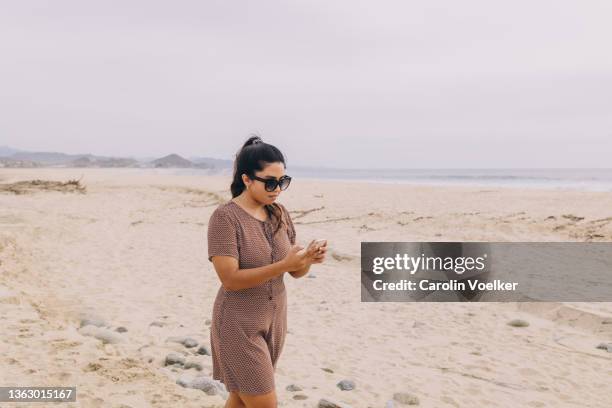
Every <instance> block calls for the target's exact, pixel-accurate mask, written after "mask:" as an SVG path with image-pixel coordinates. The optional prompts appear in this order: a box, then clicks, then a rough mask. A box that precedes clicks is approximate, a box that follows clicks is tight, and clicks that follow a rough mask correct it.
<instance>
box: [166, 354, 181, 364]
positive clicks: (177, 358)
mask: <svg viewBox="0 0 612 408" xmlns="http://www.w3.org/2000/svg"><path fill="white" fill-rule="evenodd" d="M172 364H179V365H183V364H185V357H183V356H181V355H180V354H176V353H170V354H168V355H167V356H166V360H165V363H164V365H172Z"/></svg>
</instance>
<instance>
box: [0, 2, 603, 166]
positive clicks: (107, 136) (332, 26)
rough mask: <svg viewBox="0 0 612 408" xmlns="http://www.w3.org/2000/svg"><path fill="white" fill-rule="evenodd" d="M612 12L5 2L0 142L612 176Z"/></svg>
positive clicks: (554, 7) (413, 5)
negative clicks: (243, 149)
mask: <svg viewBox="0 0 612 408" xmlns="http://www.w3.org/2000/svg"><path fill="white" fill-rule="evenodd" d="M610 21H612V2H610V1H609V0H600V1H597V0H590V1H580V0H576V1H564V0H554V1H553V0H551V1H539V0H530V1H517V0H515V1H490V0H483V1H471V0H463V1H455V0H448V1H435V0H427V1H381V0H379V1H368V2H365V1H364V2H362V1H356V0H346V1H334V0H325V1H313V0H304V1H287V0H285V1H281V0H278V1H268V0H258V1H231V0H223V1H178V0H175V1H163V2H159V1H151V0H146V1H127V0H122V1H97V2H92V1H82V0H81V1H57V0H55V1H27V0H14V1H3V2H2V6H1V11H0V145H9V146H12V147H15V148H20V149H25V150H34V151H62V152H65V153H93V154H99V155H120V156H161V155H165V154H168V153H178V154H181V155H184V156H209V157H217V158H226V159H231V158H233V155H234V154H235V152H236V150H237V149H238V148H239V147H240V145H241V144H242V143H243V142H244V140H245V139H246V138H247V137H248V135H249V133H250V132H258V133H260V134H261V136H262V137H263V139H264V141H267V142H269V143H272V144H275V145H276V146H277V147H278V148H280V149H281V150H282V151H283V153H284V154H285V155H286V157H287V164H288V167H290V166H291V164H296V165H297V164H300V165H317V166H330V167H372V168H374V167H604V166H605V167H610V166H611V165H610V157H611V156H612V52H610V42H611V40H612V24H610Z"/></svg>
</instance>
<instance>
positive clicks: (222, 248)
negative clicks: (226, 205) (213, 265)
mask: <svg viewBox="0 0 612 408" xmlns="http://www.w3.org/2000/svg"><path fill="white" fill-rule="evenodd" d="M215 255H225V256H233V257H234V258H236V259H238V260H239V259H240V256H239V250H238V230H237V228H236V225H235V223H234V221H233V220H232V219H231V218H230V216H229V214H228V213H226V212H224V211H220V210H219V209H218V208H217V209H216V210H215V211H213V213H212V215H211V216H210V220H209V221H208V260H209V261H210V262H212V257H213V256H215Z"/></svg>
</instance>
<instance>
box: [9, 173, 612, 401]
mask: <svg viewBox="0 0 612 408" xmlns="http://www.w3.org/2000/svg"><path fill="white" fill-rule="evenodd" d="M0 179H1V182H2V183H4V184H8V183H15V182H19V181H24V180H34V179H40V180H49V181H58V182H66V181H68V180H70V179H81V183H82V184H83V185H84V186H85V187H86V192H85V193H74V192H71V191H49V190H43V191H35V190H32V191H28V192H27V193H24V194H15V193H13V192H11V191H1V190H0V307H1V308H2V313H1V315H0V318H1V319H2V326H3V330H2V332H1V333H0V342H1V346H0V349H1V350H2V354H1V359H2V367H3V369H2V370H1V373H0V380H1V383H2V384H3V385H5V386H8V385H15V386H27V385H31V386H51V385H58V386H59V385H64V386H69V385H76V386H77V393H78V394H77V395H78V402H77V403H66V406H82V407H111V406H112V407H119V406H123V407H179V406H180V407H202V406H210V407H215V406H217V407H222V406H223V404H224V398H223V394H222V393H221V392H217V395H207V394H206V393H205V392H203V391H202V390H199V389H191V388H185V387H183V386H181V385H179V384H177V380H178V381H179V382H182V383H188V382H189V381H191V380H192V379H193V378H205V377H209V376H210V373H211V371H212V363H211V360H210V356H208V355H206V354H205V352H206V350H205V349H206V348H207V347H208V346H209V325H208V323H209V322H208V321H207V319H209V318H210V314H211V311H212V302H213V300H214V295H215V294H216V291H217V288H218V286H219V282H218V279H217V277H216V274H215V272H214V270H213V269H212V265H211V264H210V263H209V262H207V259H206V228H207V222H208V218H209V216H210V214H211V212H212V211H213V210H214V208H216V206H217V205H218V204H219V203H220V202H223V201H224V200H227V199H229V198H230V196H229V192H228V187H229V182H230V180H229V179H228V178H227V177H214V176H201V177H199V176H175V175H172V174H171V172H170V171H165V170H155V169H149V170H139V169H124V170H120V169H112V170H110V169H10V170H9V169H5V170H3V171H2V172H1V174H0ZM30 190H31V189H30ZM280 201H281V202H282V203H283V204H285V205H286V207H287V208H288V209H290V210H291V214H292V217H293V220H294V224H295V226H296V229H297V233H298V240H299V241H300V242H302V243H306V242H308V241H309V240H310V239H314V238H327V239H328V240H329V256H328V259H327V261H326V263H325V264H323V265H316V266H313V268H312V271H311V274H310V275H311V277H304V278H302V279H297V280H295V279H293V278H291V277H290V276H287V277H286V278H285V282H286V285H287V290H288V301H289V312H288V313H289V315H288V324H289V333H288V336H287V342H286V345H285V349H284V351H283V355H282V356H281V359H280V361H279V365H278V368H277V376H276V380H277V392H278V395H279V405H280V406H286V407H314V406H317V403H318V402H319V400H320V399H322V398H324V399H327V400H329V401H335V402H338V403H344V404H348V405H350V406H352V407H380V406H385V404H386V403H387V401H389V400H392V399H393V396H394V394H395V395H396V402H395V405H394V406H396V407H398V406H400V407H401V406H403V405H402V404H400V403H399V402H398V401H397V400H401V399H404V400H406V399H407V398H408V397H407V396H410V397H414V398H415V399H418V403H419V406H423V407H453V406H455V407H457V406H459V407H464V406H491V407H517V406H528V407H544V406H550V407H562V406H584V407H609V406H612V393H611V392H610V390H611V388H610V383H611V381H610V380H612V368H611V362H612V353H609V352H607V351H605V350H602V349H598V348H597V345H598V344H599V343H612V304H610V303H571V304H565V303H547V304H544V303H472V304H465V303H362V302H360V296H361V295H360V264H359V256H360V243H361V241H437V240H445V241H610V240H612V214H611V212H610V211H611V210H610V209H612V193H597V192H592V193H591V192H572V191H564V192H561V191H543V190H528V191H527V190H518V189H516V190H515V189H492V188H489V187H488V188H486V189H484V188H475V187H472V188H467V187H426V186H408V185H390V184H384V185H382V184H381V185H374V184H371V183H360V182H337V181H315V180H308V179H295V180H294V182H293V183H292V186H291V188H290V189H289V190H287V191H286V192H283V194H282V195H281V198H280ZM513 319H522V320H524V321H526V322H528V326H526V327H513V326H511V325H508V324H507V323H508V322H510V321H511V320H513ZM190 340H192V341H194V342H195V343H197V345H195V346H193V347H187V345H189V346H191V344H189V343H190ZM202 347H203V348H202ZM172 354H174V355H175V356H174V357H172ZM169 356H171V357H170V361H173V358H176V356H178V357H182V358H183V359H184V363H183V364H182V365H181V364H177V365H166V364H167V362H168V357H169ZM185 367H191V368H185ZM345 379H346V380H352V381H354V383H355V388H354V389H353V390H350V391H342V390H340V389H339V388H338V387H337V385H336V384H337V383H338V382H339V381H341V380H345ZM291 384H293V385H297V386H299V387H301V389H302V390H301V391H289V390H287V386H289V385H291ZM398 393H403V394H404V397H402V396H401V395H399V394H398ZM295 395H304V396H306V399H303V400H302V399H294V396H295ZM36 406H41V407H42V406H45V404H37V405H36ZM48 406H51V404H49V405H48ZM53 406H55V405H53Z"/></svg>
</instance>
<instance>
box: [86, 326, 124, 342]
mask: <svg viewBox="0 0 612 408" xmlns="http://www.w3.org/2000/svg"><path fill="white" fill-rule="evenodd" d="M79 333H81V334H82V335H83V336H89V337H94V338H96V339H98V340H101V341H102V343H104V344H109V343H110V344H115V343H120V342H122V341H123V338H122V337H121V334H119V333H117V332H115V331H112V330H109V329H106V328H104V327H98V326H93V325H86V326H83V327H82V328H80V329H79Z"/></svg>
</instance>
